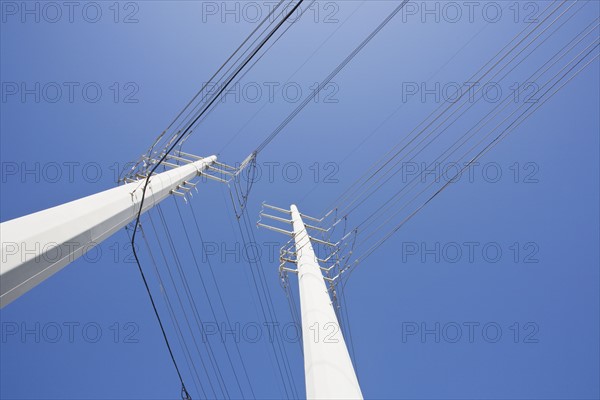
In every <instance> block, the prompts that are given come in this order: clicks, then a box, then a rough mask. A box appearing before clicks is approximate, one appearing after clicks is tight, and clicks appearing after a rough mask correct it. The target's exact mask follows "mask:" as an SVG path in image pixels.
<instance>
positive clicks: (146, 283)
mask: <svg viewBox="0 0 600 400" xmlns="http://www.w3.org/2000/svg"><path fill="white" fill-rule="evenodd" d="M303 1H304V0H299V1H298V3H297V4H296V5H295V6H294V7H293V8H292V10H291V11H290V12H289V13H288V14H287V15H286V16H285V17H284V18H283V19H282V20H281V21H280V22H279V23H278V24H277V25H276V26H275V28H274V29H273V30H272V31H271V32H270V33H269V34H268V35H267V36H266V37H265V39H263V41H262V42H261V43H260V44H259V45H258V46H257V48H256V49H255V50H254V51H253V52H252V54H251V55H250V57H248V59H247V60H246V61H245V62H244V63H243V64H242V65H241V66H240V68H238V70H237V71H236V72H235V73H234V74H233V75H232V76H231V77H230V79H229V80H228V81H227V82H226V83H225V84H224V85H223V87H222V88H221V89H220V90H219V93H218V94H217V95H216V96H215V97H214V98H213V99H212V100H211V101H210V102H209V104H208V105H207V106H206V107H205V108H204V111H205V110H207V109H208V108H210V106H211V105H212V104H213V103H214V102H215V101H216V99H217V98H218V97H219V96H220V95H221V94H222V93H223V91H224V90H225V89H227V87H228V86H229V84H230V83H231V82H232V81H233V80H234V79H235V77H236V76H237V75H238V74H239V73H240V71H242V70H243V68H244V67H245V66H246V65H247V64H248V63H249V62H250V60H251V59H252V58H253V57H254V56H255V55H256V54H257V53H258V52H259V51H260V50H261V49H262V48H263V46H264V45H265V43H267V41H268V40H269V39H270V38H271V36H273V35H274V34H275V32H276V31H277V30H278V29H279V28H280V27H281V25H283V23H285V21H287V20H288V18H289V17H290V16H291V15H293V13H294V12H295V11H296V9H297V8H298V7H299V6H300V4H302V2H303ZM202 115H203V112H201V113H200V115H198V116H197V117H196V119H195V120H194V121H192V123H191V124H190V126H188V128H186V130H185V131H184V132H183V133H182V135H181V136H180V137H179V138H178V139H177V140H175V142H174V143H173V144H172V145H171V147H170V148H169V149H168V150H167V152H166V153H165V154H164V155H163V156H162V157H161V159H160V160H159V161H158V163H157V164H156V165H155V166H154V167H153V168H152V169H151V170H150V172H149V173H148V176H147V177H146V179H145V183H144V188H143V190H142V198H141V200H140V208H139V210H138V212H137V216H136V219H135V225H134V227H133V234H132V236H131V247H132V252H133V256H134V258H135V261H136V264H137V266H138V270H139V272H140V275H141V277H142V281H143V282H144V286H145V288H146V292H147V293H148V297H149V298H150V303H151V304H152V309H153V310H154V314H155V316H156V319H157V320H158V324H159V326H160V329H161V332H162V335H163V339H164V340H165V344H166V345H167V349H168V351H169V355H170V356H171V361H172V362H173V366H174V367H175V370H176V372H177V376H178V377H179V381H180V382H181V391H182V394H184V395H185V397H184V398H185V399H189V398H190V396H189V393H188V391H187V389H186V387H185V383H184V381H183V377H182V375H181V372H180V370H179V366H178V365H177V361H176V360H175V356H174V355H173V350H172V349H171V345H170V343H169V339H168V337H167V334H166V332H165V328H164V326H163V323H162V320H161V318H160V315H159V313H158V310H157V308H156V304H155V303H154V298H153V296H152V293H151V291H150V287H149V286H148V281H147V280H146V276H145V275H144V271H143V270H142V266H141V264H140V259H139V257H138V254H137V251H136V249H135V237H136V233H137V228H138V225H139V223H140V216H141V215H142V210H143V208H144V200H145V198H146V190H147V189H148V184H149V183H150V178H151V176H152V174H153V173H154V172H155V171H156V169H157V168H158V167H159V166H160V165H161V164H162V162H164V161H165V159H166V158H167V156H168V155H169V153H170V152H171V151H172V150H173V149H174V148H175V146H177V144H178V143H179V141H180V140H181V139H182V138H183V137H185V135H186V133H187V132H188V131H189V130H190V129H191V128H192V126H193V125H194V123H195V122H196V121H197V120H198V119H200V118H201V117H202Z"/></svg>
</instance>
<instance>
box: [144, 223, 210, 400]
mask: <svg viewBox="0 0 600 400" xmlns="http://www.w3.org/2000/svg"><path fill="white" fill-rule="evenodd" d="M148 218H149V220H150V226H151V227H152V230H153V232H154V236H155V237H156V241H157V243H158V248H159V250H160V254H161V256H162V259H163V262H164V263H165V267H166V270H167V273H168V275H169V278H170V280H171V285H173V288H174V290H175V295H176V296H177V300H178V303H179V307H181V309H182V310H184V309H185V308H184V306H183V301H182V300H181V296H180V295H179V292H178V291H177V285H176V284H175V279H174V278H173V274H172V273H171V268H170V266H169V262H168V260H167V256H166V254H165V251H164V250H163V246H162V244H161V240H160V237H159V235H158V231H157V229H156V226H155V225H154V220H153V219H152V215H151V214H150V213H149V214H148ZM183 317H184V319H185V321H186V325H187V327H188V330H189V331H190V335H191V337H192V341H193V343H194V346H195V348H196V351H197V352H198V357H199V359H200V363H201V365H202V369H203V370H204V374H205V375H206V379H207V382H208V385H209V387H210V389H211V391H212V395H213V397H214V398H216V397H217V394H216V393H217V392H216V391H215V388H214V385H213V382H212V379H211V378H210V375H209V373H208V368H207V367H206V364H205V363H204V357H202V354H201V352H200V347H199V346H198V343H197V341H196V337H195V336H194V334H193V330H192V325H191V323H190V321H189V318H188V316H187V314H186V313H185V311H184V312H183ZM180 331H181V329H180ZM181 335H182V338H183V334H181ZM183 340H184V344H185V339H183ZM205 346H206V344H205ZM186 348H187V345H186ZM206 351H207V353H208V348H207V350H206ZM188 353H189V350H188ZM198 380H200V378H199V377H198ZM205 397H208V396H205Z"/></svg>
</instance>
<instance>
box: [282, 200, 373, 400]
mask: <svg viewBox="0 0 600 400" xmlns="http://www.w3.org/2000/svg"><path fill="white" fill-rule="evenodd" d="M290 211H291V216H292V224H293V227H294V240H295V244H296V261H297V264H298V282H299V285H300V311H301V314H302V344H303V347H304V374H305V379H306V397H307V398H308V399H362V392H361V390H360V386H359V384H358V379H357V378H356V373H355V371H354V367H353V366H352V360H351V359H350V354H349V353H348V348H347V347H346V342H345V341H344V337H343V335H342V331H341V329H340V325H339V323H338V320H337V317H336V315H335V311H334V309H333V305H332V302H331V299H330V297H329V293H328V291H327V286H326V285H325V280H324V279H323V274H322V272H321V269H320V267H319V263H318V261H317V258H316V255H315V252H314V250H313V247H312V244H311V241H310V238H309V236H308V233H307V231H306V226H305V225H304V222H303V221H302V216H301V215H300V212H299V211H298V208H297V207H296V206H295V205H292V206H291V207H290Z"/></svg>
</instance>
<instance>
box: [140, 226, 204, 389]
mask: <svg viewBox="0 0 600 400" xmlns="http://www.w3.org/2000/svg"><path fill="white" fill-rule="evenodd" d="M149 216H150V215H149ZM152 229H153V230H154V232H155V234H156V228H154V225H153V223H152ZM140 233H141V234H142V239H143V241H144V243H145V244H146V248H147V250H148V254H149V256H150V260H151V261H152V264H153V266H154V271H155V273H156V276H157V278H158V281H159V284H160V287H161V292H162V293H163V297H164V299H165V303H166V304H167V309H168V310H169V316H170V317H171V323H172V324H173V326H174V328H175V332H176V333H177V334H178V335H177V339H178V341H179V345H180V346H181V348H182V349H183V351H184V353H185V355H186V363H187V364H188V369H189V371H190V375H192V378H193V379H192V380H193V382H194V386H196V392H198V393H200V392H202V395H203V397H204V398H207V397H208V396H207V395H206V392H205V391H204V387H203V386H202V383H201V381H200V376H199V375H198V370H197V369H196V364H195V363H194V359H193V358H192V355H191V353H190V350H189V348H188V346H187V344H186V342H185V338H184V336H183V332H182V330H181V326H180V324H179V321H178V319H177V316H176V315H175V312H174V309H173V305H172V303H171V300H170V298H169V293H168V292H167V291H166V288H165V285H164V282H163V279H162V276H161V274H160V271H159V268H158V262H157V261H156V258H155V257H154V254H153V253H152V247H151V246H150V242H149V241H148V238H147V235H146V232H145V231H144V228H143V226H142V225H140ZM158 246H159V248H160V252H161V253H162V256H163V259H164V260H165V265H167V263H166V257H165V255H164V251H163V249H162V245H161V244H160V240H158ZM167 268H168V265H167ZM200 360H201V361H202V357H201V358H200ZM202 365H203V366H204V363H203V362H202ZM194 378H195V379H194ZM196 382H197V383H196Z"/></svg>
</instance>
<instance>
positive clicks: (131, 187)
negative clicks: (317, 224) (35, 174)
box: [0, 156, 217, 308]
mask: <svg viewBox="0 0 600 400" xmlns="http://www.w3.org/2000/svg"><path fill="white" fill-rule="evenodd" d="M216 160H217V157H215V156H211V157H207V158H203V159H201V160H199V161H196V162H193V163H189V164H186V165H183V166H181V167H177V168H174V169H172V170H170V171H166V172H163V173H160V174H156V175H153V176H152V177H151V178H150V182H149V184H148V188H147V190H146V194H145V199H144V209H143V210H142V212H146V211H147V210H149V209H150V208H152V207H154V206H155V205H156V204H158V203H160V202H161V201H162V200H164V199H165V198H166V197H168V196H169V195H170V193H171V191H172V190H176V189H177V188H178V186H180V185H182V184H183V183H184V182H186V181H190V180H192V179H193V178H194V177H196V176H198V175H199V174H200V172H201V171H203V170H204V169H206V168H207V167H208V166H209V165H211V164H213V163H214V162H215V161H216ZM144 183H145V180H141V181H139V182H134V183H129V184H126V185H123V186H119V187H116V188H113V189H109V190H105V191H103V192H100V193H97V194H94V195H91V196H88V197H84V198H82V199H79V200H75V201H71V202H69V203H65V204H62V205H60V206H57V207H53V208H49V209H47V210H43V211H39V212H36V213H33V214H29V215H26V216H24V217H20V218H16V219H13V220H10V221H6V222H3V223H2V224H0V240H1V241H2V260H1V264H0V308H1V307H4V306H6V305H7V304H9V303H10V302H12V301H13V300H15V299H16V298H18V297H19V296H21V295H22V294H24V293H25V292H27V291H28V290H30V289H31V288H33V287H34V286H36V285H37V284H39V283H41V282H42V281H44V280H45V279H47V278H48V277H50V276H51V275H53V274H54V273H56V272H58V271H60V270H61V269H62V268H64V267H65V266H66V265H68V264H69V263H71V262H72V261H73V260H75V259H76V258H78V257H80V256H82V255H83V254H85V253H86V252H87V251H88V250H90V249H91V248H93V247H94V246H95V245H97V244H99V243H100V242H102V241H103V240H105V239H107V238H108V237H109V236H111V235H112V234H113V233H115V232H116V231H118V230H119V229H121V228H123V227H124V226H125V225H127V224H129V223H130V222H132V221H134V220H135V219H136V217H137V213H138V211H139V207H140V202H141V200H142V190H143V187H144Z"/></svg>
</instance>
